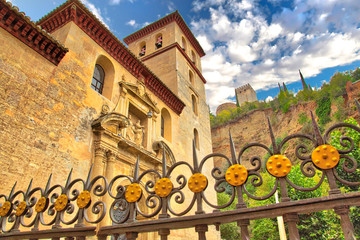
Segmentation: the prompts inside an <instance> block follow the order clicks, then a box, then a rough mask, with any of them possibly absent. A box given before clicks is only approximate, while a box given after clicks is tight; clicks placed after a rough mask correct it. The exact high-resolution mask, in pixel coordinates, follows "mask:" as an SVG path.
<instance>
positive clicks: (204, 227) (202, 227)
mask: <svg viewBox="0 0 360 240" xmlns="http://www.w3.org/2000/svg"><path fill="white" fill-rule="evenodd" d="M207 231H208V226H207V225H206V224H201V225H196V226H195V232H197V233H198V235H199V240H206V235H205V233H206V232H207Z"/></svg>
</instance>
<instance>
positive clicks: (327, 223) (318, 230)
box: [218, 114, 360, 240]
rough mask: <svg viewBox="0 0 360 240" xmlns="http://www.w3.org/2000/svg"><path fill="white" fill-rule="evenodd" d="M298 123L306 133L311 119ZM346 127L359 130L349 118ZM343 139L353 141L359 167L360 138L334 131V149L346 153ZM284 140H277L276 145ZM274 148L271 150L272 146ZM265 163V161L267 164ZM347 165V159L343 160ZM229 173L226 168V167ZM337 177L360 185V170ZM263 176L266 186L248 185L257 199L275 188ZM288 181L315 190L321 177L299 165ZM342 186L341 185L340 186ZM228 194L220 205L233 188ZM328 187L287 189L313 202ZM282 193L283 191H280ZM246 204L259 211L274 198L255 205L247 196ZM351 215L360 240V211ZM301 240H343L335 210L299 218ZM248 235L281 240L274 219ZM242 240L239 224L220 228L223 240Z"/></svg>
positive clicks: (347, 189) (256, 223)
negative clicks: (312, 174) (350, 125)
mask: <svg viewBox="0 0 360 240" xmlns="http://www.w3.org/2000/svg"><path fill="white" fill-rule="evenodd" d="M298 121H299V122H301V123H302V124H304V125H303V131H304V132H306V131H307V130H306V129H304V128H308V127H307V124H308V123H309V119H308V117H307V116H306V115H305V114H304V115H303V114H301V115H299V119H298ZM344 122H345V123H351V124H354V125H356V126H358V127H359V124H358V123H357V122H356V120H355V119H353V118H349V119H347V120H345V121H344ZM341 136H348V137H350V138H351V139H353V141H354V149H353V151H352V152H351V153H350V154H349V156H351V157H353V158H354V159H356V160H357V163H358V166H359V165H360V146H359V144H360V134H359V133H358V132H356V131H355V130H353V129H349V128H347V129H341V130H338V131H334V132H333V133H332V134H331V145H332V146H334V147H336V148H337V149H347V147H344V146H342V145H341V144H340V138H341ZM280 140H281V139H277V142H278V141H280ZM270 148H271V146H270ZM268 157H269V156H264V159H267V158H268ZM264 161H266V160H264ZM342 161H344V159H342ZM342 164H343V162H340V163H339V166H342ZM224 168H225V169H226V168H227V166H224ZM337 172H338V174H339V175H340V176H341V177H342V178H343V179H345V180H348V181H352V182H356V181H360V170H359V169H357V170H356V171H355V172H353V173H351V174H348V173H345V172H344V171H343V170H342V168H341V167H337ZM261 175H262V177H263V180H264V183H263V184H262V185H261V186H260V187H257V188H255V187H253V186H252V185H251V184H250V182H251V181H250V179H248V181H247V183H246V188H247V190H248V191H249V192H250V193H251V194H253V195H255V196H263V195H265V194H267V193H269V192H270V191H271V189H272V187H273V186H274V177H271V176H270V175H269V174H268V173H267V171H266V170H265V169H262V172H261ZM288 177H289V179H290V180H291V181H292V182H293V183H295V184H296V185H298V186H302V187H312V186H315V185H316V183H317V182H318V181H319V179H320V177H321V172H320V171H318V172H317V173H316V175H315V176H314V177H313V178H307V177H305V176H304V175H303V174H302V172H301V169H300V161H298V162H297V163H295V165H294V166H293V168H292V170H291V172H290V174H289V175H288ZM339 184H340V183H339ZM339 186H340V188H341V191H342V192H351V191H357V190H359V186H356V187H355V186H352V187H349V186H345V185H341V184H340V185H339ZM225 188H226V191H225V192H223V193H220V194H218V204H219V205H221V204H224V203H226V202H228V201H229V199H230V195H231V192H232V190H231V189H232V188H231V187H230V186H225ZM328 190H329V186H328V184H327V182H324V183H323V184H322V185H321V186H320V187H319V188H318V189H316V190H314V191H311V192H301V191H297V190H295V189H293V188H291V187H290V186H289V185H288V194H289V197H290V198H291V199H292V200H293V201H295V200H300V199H306V198H314V197H321V196H326V195H328ZM278 191H280V189H278ZM244 200H245V202H246V203H247V205H248V207H256V206H259V205H267V204H272V203H275V199H274V197H271V198H269V199H267V200H264V201H255V200H253V199H249V198H248V197H247V196H246V195H244ZM236 202H237V199H235V201H234V203H233V204H231V205H230V206H229V207H228V208H227V209H226V210H231V209H235V204H236ZM350 210H351V213H350V217H351V221H352V223H353V225H354V227H355V234H356V237H357V239H359V238H360V208H359V207H352V208H351V209H350ZM297 226H298V229H299V233H300V236H301V239H304V240H312V239H317V240H332V239H344V236H343V234H342V229H341V225H340V218H339V216H338V215H337V214H335V212H334V211H333V210H328V211H322V212H314V213H309V214H300V215H299V223H298V224H297ZM249 231H250V233H251V239H255V240H263V239H274V240H275V239H279V233H278V225H277V221H276V219H275V218H271V219H258V220H254V221H251V222H250V226H249ZM239 237H240V228H239V227H238V226H237V225H236V223H229V224H222V225H221V238H222V239H229V240H230V239H239Z"/></svg>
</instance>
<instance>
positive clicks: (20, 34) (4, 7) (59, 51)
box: [0, 0, 68, 65]
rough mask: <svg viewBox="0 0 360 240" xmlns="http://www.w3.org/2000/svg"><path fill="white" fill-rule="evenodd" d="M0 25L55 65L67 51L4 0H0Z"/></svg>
mask: <svg viewBox="0 0 360 240" xmlns="http://www.w3.org/2000/svg"><path fill="white" fill-rule="evenodd" d="M0 27H2V28H3V29H5V30H6V31H8V32H9V33H10V34H12V35H13V36H14V37H16V38H17V39H19V40H20V41H21V42H23V43H25V44H26V45H27V46H29V47H30V48H32V49H33V50H35V51H36V52H37V53H39V54H40V55H41V56H43V57H44V58H46V59H47V60H49V61H50V62H52V63H53V64H55V65H58V64H59V63H60V61H61V60H62V59H63V57H64V56H65V54H66V53H67V52H68V49H67V48H65V47H64V46H63V45H62V44H60V43H59V42H58V41H57V40H55V39H54V38H53V37H52V36H50V35H49V34H48V33H47V32H46V31H45V30H43V29H41V27H39V26H36V25H35V23H34V22H32V21H31V20H30V18H29V17H27V16H25V14H24V13H22V12H19V9H18V8H17V7H13V6H12V4H11V3H9V2H6V1H5V0H0Z"/></svg>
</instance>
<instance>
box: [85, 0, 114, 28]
mask: <svg viewBox="0 0 360 240" xmlns="http://www.w3.org/2000/svg"><path fill="white" fill-rule="evenodd" d="M81 2H82V3H83V4H85V6H86V7H87V8H88V9H89V10H90V11H91V12H92V13H93V14H94V15H95V16H96V17H97V19H99V20H100V22H102V23H103V24H104V25H105V26H106V27H107V28H108V29H110V27H109V25H108V24H107V23H106V21H105V20H104V18H103V17H102V16H101V10H100V8H97V7H95V5H94V4H93V3H91V2H89V1H88V0H81Z"/></svg>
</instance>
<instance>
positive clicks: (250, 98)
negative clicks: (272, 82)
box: [235, 83, 280, 106]
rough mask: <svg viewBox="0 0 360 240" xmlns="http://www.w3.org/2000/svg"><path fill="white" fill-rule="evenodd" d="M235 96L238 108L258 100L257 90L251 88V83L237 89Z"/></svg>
mask: <svg viewBox="0 0 360 240" xmlns="http://www.w3.org/2000/svg"><path fill="white" fill-rule="evenodd" d="M279 88H280V86H279ZM235 96H236V103H237V105H238V106H241V105H242V104H243V103H245V102H255V101H257V100H258V99H257V97H256V92H255V90H254V89H253V88H252V87H251V85H250V84H249V83H248V84H245V85H243V86H241V87H238V88H236V89H235Z"/></svg>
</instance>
